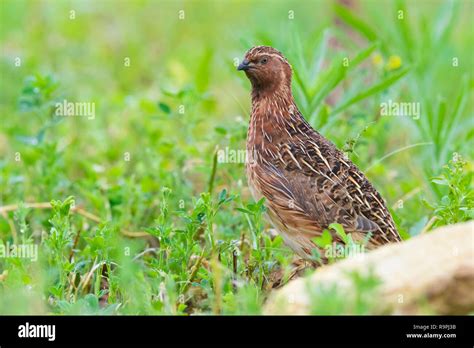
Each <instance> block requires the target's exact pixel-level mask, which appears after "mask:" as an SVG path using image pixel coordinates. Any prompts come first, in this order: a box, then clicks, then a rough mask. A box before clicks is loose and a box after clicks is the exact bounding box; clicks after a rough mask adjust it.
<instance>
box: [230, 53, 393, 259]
mask: <svg viewBox="0 0 474 348" xmlns="http://www.w3.org/2000/svg"><path fill="white" fill-rule="evenodd" d="M238 70H243V71H245V74H246V75H247V77H248V78H249V80H250V82H251V84H252V113H251V118H250V124H249V129H248V135H247V152H248V156H249V160H248V161H247V166H246V171H247V177H248V182H249V187H250V190H251V192H252V195H253V196H254V198H255V199H260V198H262V197H265V198H266V207H267V211H268V216H269V218H270V220H271V222H272V224H273V225H274V226H275V228H276V229H277V230H278V232H279V233H280V235H281V236H282V237H283V239H284V241H285V243H286V244H287V245H288V246H290V247H291V248H292V249H293V250H294V251H295V252H296V253H297V254H298V255H300V256H302V257H304V258H306V259H308V258H310V256H311V250H312V249H313V248H315V247H316V245H315V244H314V243H313V242H312V239H313V238H314V237H316V236H318V235H320V234H321V233H322V231H323V230H324V229H326V228H328V226H329V225H330V224H331V223H333V222H337V223H339V224H341V225H342V226H343V227H344V229H345V231H346V232H347V233H350V234H351V236H352V238H353V239H354V240H362V239H363V238H364V237H365V236H366V234H367V233H369V232H371V233H372V237H371V239H370V241H369V244H368V245H367V247H368V248H369V249H370V248H375V247H377V246H380V245H382V244H385V243H390V242H398V241H400V235H399V234H398V232H397V230H396V228H395V224H394V222H393V219H392V217H391V215H390V213H389V211H388V209H387V208H386V206H385V204H384V201H383V199H382V197H381V196H380V194H379V193H378V192H377V190H376V189H375V188H374V187H373V186H372V184H371V183H370V182H369V181H368V180H367V178H366V177H365V175H364V174H363V173H362V172H361V171H360V170H359V169H358V168H357V167H356V166H355V165H354V164H353V163H352V162H351V160H350V159H348V158H347V157H346V156H345V155H344V153H343V152H341V151H339V150H338V149H337V148H336V147H335V145H334V144H333V143H331V142H330V141H329V140H327V139H326V138H324V137H323V136H322V135H321V134H319V133H318V132H317V131H315V130H314V129H313V128H312V127H311V126H310V125H309V123H308V122H306V120H305V119H304V117H303V116H302V115H301V113H300V111H299V110H298V107H297V106H296V104H295V101H294V98H293V95H292V91H291V75H292V69H291V66H290V64H289V63H288V61H287V60H286V58H285V57H284V56H283V55H282V54H281V53H280V52H279V51H278V50H276V49H274V48H272V47H268V46H257V47H253V48H252V49H250V50H249V51H248V52H247V53H246V54H245V58H244V60H243V61H242V63H241V64H240V65H239V67H238ZM333 238H334V239H335V240H337V241H338V242H342V240H340V238H339V237H338V236H336V235H333Z"/></svg>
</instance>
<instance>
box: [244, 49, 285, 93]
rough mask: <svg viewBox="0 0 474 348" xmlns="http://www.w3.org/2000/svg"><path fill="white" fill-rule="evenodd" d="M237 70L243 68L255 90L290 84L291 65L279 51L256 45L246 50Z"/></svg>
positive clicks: (271, 88) (274, 88)
mask: <svg viewBox="0 0 474 348" xmlns="http://www.w3.org/2000/svg"><path fill="white" fill-rule="evenodd" d="M237 70H243V71H244V72H245V74H246V75H247V77H248V78H249V80H250V82H251V83H252V87H253V88H254V89H255V90H259V91H264V90H269V91H272V90H276V89H278V88H280V87H282V86H286V87H289V86H290V85H291V66H290V64H289V63H288V61H287V60H286V58H285V57H284V56H283V55H282V54H281V52H280V51H278V50H276V49H274V48H273V47H268V46H256V47H253V48H251V49H250V50H248V51H247V53H246V54H245V56H244V60H243V61H242V63H240V65H239V66H238V68H237Z"/></svg>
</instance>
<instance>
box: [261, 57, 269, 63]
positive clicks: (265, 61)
mask: <svg viewBox="0 0 474 348" xmlns="http://www.w3.org/2000/svg"><path fill="white" fill-rule="evenodd" d="M267 62H268V59H267V58H262V59H261V60H260V64H267Z"/></svg>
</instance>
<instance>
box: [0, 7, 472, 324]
mask: <svg viewBox="0 0 474 348" xmlns="http://www.w3.org/2000/svg"><path fill="white" fill-rule="evenodd" d="M0 6H1V12H0V23H1V24H0V42H1V47H2V50H1V58H0V79H1V81H0V86H1V93H0V114H1V118H2V122H1V123H0V129H1V132H0V154H1V159H0V168H1V176H0V187H1V196H0V206H2V208H1V209H2V215H1V216H0V245H6V244H7V243H9V245H12V244H15V245H18V244H31V243H34V244H36V245H38V260H37V261H32V260H30V259H28V258H18V257H1V258H0V313H2V314H5V313H9V314H43V313H55V314H77V313H81V314H98V313H101V314H179V315H181V314H182V315H184V314H190V313H193V314H199V313H206V314H212V313H214V314H219V313H220V314H259V313H261V311H262V305H263V303H264V301H265V299H266V298H267V296H268V295H269V293H270V290H271V288H272V287H273V286H275V285H276V284H275V282H278V281H279V280H278V279H279V278H282V280H281V283H285V282H286V281H287V280H288V277H289V276H290V273H291V262H292V260H293V257H294V255H293V253H292V252H291V251H290V250H289V249H288V248H287V247H286V246H285V245H284V244H283V241H282V239H281V237H274V236H272V235H271V234H270V233H269V229H270V226H269V225H268V223H267V221H266V219H265V217H264V214H263V213H264V208H263V202H254V201H253V200H252V198H251V196H250V194H249V191H248V188H247V185H246V178H245V170H244V164H242V163H220V162H219V161H217V150H218V149H225V148H226V147H227V148H229V149H232V150H241V149H244V148H245V137H246V131H247V123H248V115H249V110H250V97H249V89H250V86H249V82H248V81H247V80H246V78H245V76H243V74H241V73H239V72H237V71H236V69H235V62H236V61H237V60H238V59H241V58H242V57H243V54H244V53H245V51H246V50H247V49H248V48H250V47H251V46H254V45H259V44H267V45H272V46H274V47H276V48H278V49H279V50H281V51H282V52H283V53H284V54H285V55H286V56H287V57H288V59H289V60H290V62H291V64H292V66H293V68H294V79H293V89H294V93H295V97H296V101H297V104H298V105H299V106H300V108H301V111H302V112H303V114H304V115H305V117H306V118H307V119H308V120H309V121H310V122H311V124H312V125H313V126H314V127H315V128H316V129H318V130H319V131H320V132H321V133H323V134H324V135H325V136H326V137H328V138H329V139H331V140H332V141H333V142H334V143H335V144H336V145H337V146H338V147H339V148H343V149H344V150H345V151H346V152H347V153H348V155H349V156H350V158H351V159H352V160H353V161H354V162H355V163H356V164H357V165H358V166H359V167H360V168H361V169H362V170H363V171H364V172H365V173H366V174H367V176H368V177H369V179H370V180H371V181H372V182H373V183H374V185H375V186H376V187H377V188H378V189H379V191H380V192H381V194H382V196H383V197H384V198H385V199H386V200H387V203H388V205H389V207H391V208H392V211H393V215H394V218H395V220H396V223H397V225H398V227H399V230H400V232H401V233H402V236H403V238H404V239H407V238H410V237H411V236H414V235H417V234H419V233H428V232H429V230H431V229H432V228H434V227H437V226H441V225H445V224H451V223H456V222H460V221H466V220H470V219H472V218H473V209H474V208H473V205H474V204H473V194H472V192H473V190H472V181H473V180H472V173H473V162H472V160H473V150H472V149H473V148H474V147H473V146H472V143H473V138H474V131H473V129H474V127H473V120H474V117H473V99H474V98H473V95H474V94H473V87H474V84H473V75H472V63H471V62H472V60H473V57H472V50H470V48H471V47H473V46H474V34H473V31H472V30H470V29H469V28H470V20H471V19H470V18H469V13H472V12H473V3H472V2H471V1H443V2H442V1H417V2H404V1H388V0H383V1H357V6H356V8H355V9H347V8H345V7H343V6H341V5H338V4H337V3H336V2H330V1H328V2H319V1H318V2H297V1H276V2H271V3H270V2H269V1H261V2H257V1H229V2H223V1H222V2H221V1H182V2H171V1H131V0H129V1H120V2H118V3H117V2H113V1H99V2H75V1H72V2H70V1H68V2H66V1H42V2H40V1H29V2H27V1H13V0H6V1H2V3H1V5H0ZM183 9H184V11H185V18H184V19H183V20H180V19H179V17H178V16H179V11H180V10H183ZM71 10H73V11H75V12H74V16H75V18H74V19H71V18H70V16H71V12H70V11H71ZM291 11H292V12H291ZM399 11H403V12H402V14H403V16H402V17H403V18H402V19H400V18H399V17H400V12H399ZM291 13H292V14H293V15H294V17H293V19H291V18H290V17H292V16H291ZM18 59H20V60H18ZM18 63H21V64H20V65H18ZM64 99H67V100H68V101H73V102H94V103H95V112H96V115H95V118H93V119H88V118H87V117H59V116H56V115H55V104H56V103H57V102H61V101H63V100H64ZM389 99H391V100H393V101H402V102H416V103H420V109H421V115H420V117H419V118H417V119H416V118H415V117H387V116H381V115H380V105H381V103H383V102H386V101H387V100H389ZM48 202H51V205H52V208H51V207H50V205H49V204H48ZM342 233H343V231H342ZM320 242H321V243H326V242H327V240H326V241H324V240H321V241H320ZM0 251H1V249H0ZM0 255H1V253H0ZM354 284H355V287H356V289H358V291H357V292H356V293H355V294H354V299H347V301H345V300H344V299H345V296H344V295H343V294H342V295H341V294H339V293H334V294H333V295H332V296H329V295H328V291H329V290H328V289H331V285H328V286H327V287H322V288H321V289H319V288H318V289H314V297H315V298H314V301H313V307H314V308H313V309H312V311H313V312H314V313H319V314H321V313H324V314H341V313H357V314H364V313H371V312H373V311H374V305H373V303H370V301H368V300H367V298H368V297H367V296H369V295H368V294H371V293H372V290H373V289H375V288H376V287H377V286H378V284H377V281H376V280H374V279H372V278H370V279H369V278H368V279H365V278H361V277H357V275H354ZM374 291H375V290H374ZM369 297H370V296H369ZM324 299H329V300H327V301H326V302H325V301H324Z"/></svg>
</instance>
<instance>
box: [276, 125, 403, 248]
mask: <svg viewBox="0 0 474 348" xmlns="http://www.w3.org/2000/svg"><path fill="white" fill-rule="evenodd" d="M310 131H312V132H311V133H310ZM304 134H305V136H294V137H292V138H291V139H287V140H286V141H284V142H282V143H281V144H277V150H276V152H277V154H278V158H277V159H276V160H274V161H272V166H273V167H272V169H271V171H274V172H278V175H271V176H269V178H268V179H267V181H269V186H268V187H270V188H271V187H276V188H278V190H279V191H284V192H286V193H287V194H286V196H279V197H280V198H279V199H275V200H274V204H278V208H280V211H281V212H282V213H283V214H285V213H287V214H288V215H291V214H294V215H293V216H294V218H293V221H296V222H297V223H298V224H300V225H304V226H312V227H310V229H309V230H308V232H311V229H312V230H313V233H314V234H319V233H320V231H321V230H322V229H323V228H326V227H327V226H328V225H329V224H331V223H333V222H337V223H340V224H341V225H342V226H343V227H344V229H345V230H346V231H348V232H355V234H354V236H355V237H357V236H359V237H360V238H363V236H364V234H366V233H367V232H373V237H372V239H371V243H373V244H374V245H379V244H384V243H387V242H389V241H398V240H400V237H399V235H398V233H397V231H396V229H395V227H394V224H393V221H392V219H391V216H390V214H389V212H388V211H387V209H386V208H385V205H384V204H383V200H382V198H381V196H380V194H379V193H378V192H377V191H376V190H375V189H374V187H373V186H372V185H371V184H370V182H369V181H368V180H367V179H366V178H365V176H364V175H363V174H362V173H361V172H360V171H359V170H358V169H357V167H356V166H355V165H354V164H353V163H352V162H351V161H350V160H348V159H346V158H344V155H343V154H342V153H341V152H340V151H339V150H337V148H336V147H335V146H334V145H333V144H332V143H330V142H328V141H327V140H326V139H324V141H322V139H318V138H317V137H321V136H320V135H319V134H318V133H316V132H315V131H313V130H312V129H310V130H306V133H304ZM308 134H310V135H308ZM321 138H322V137H321ZM278 190H277V191H276V195H277V196H278V192H279V191H278ZM288 197H290V198H289V199H288ZM287 199H288V200H287ZM305 230H306V228H305Z"/></svg>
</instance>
